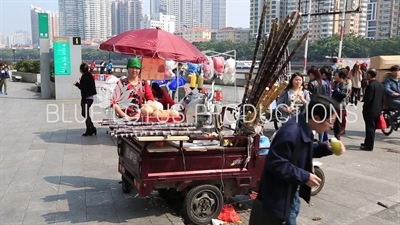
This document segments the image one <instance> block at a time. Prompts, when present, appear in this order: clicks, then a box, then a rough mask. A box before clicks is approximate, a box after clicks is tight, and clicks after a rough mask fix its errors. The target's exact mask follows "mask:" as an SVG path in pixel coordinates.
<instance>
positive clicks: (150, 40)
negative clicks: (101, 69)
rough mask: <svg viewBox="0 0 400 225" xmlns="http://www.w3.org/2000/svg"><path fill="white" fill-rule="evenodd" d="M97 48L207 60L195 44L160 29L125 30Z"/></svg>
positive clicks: (194, 60) (200, 60)
mask: <svg viewBox="0 0 400 225" xmlns="http://www.w3.org/2000/svg"><path fill="white" fill-rule="evenodd" d="M99 48H100V49H101V50H105V51H109V52H119V53H122V54H125V55H136V56H146V57H158V58H163V59H169V60H174V61H178V62H192V63H203V62H205V61H207V57H206V56H205V55H204V54H203V53H202V52H201V51H200V50H199V49H197V48H196V46H194V45H193V44H191V43H190V42H188V41H186V40H185V39H183V38H181V37H179V36H176V35H174V34H171V33H169V32H166V31H163V30H160V29H140V30H131V31H127V32H124V33H121V34H119V35H117V36H115V37H112V38H110V39H108V40H107V41H105V42H103V43H101V44H100V47H99Z"/></svg>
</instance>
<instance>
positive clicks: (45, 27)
mask: <svg viewBox="0 0 400 225" xmlns="http://www.w3.org/2000/svg"><path fill="white" fill-rule="evenodd" d="M38 17H39V18H38V24H39V38H43V39H48V38H49V14H47V13H38Z"/></svg>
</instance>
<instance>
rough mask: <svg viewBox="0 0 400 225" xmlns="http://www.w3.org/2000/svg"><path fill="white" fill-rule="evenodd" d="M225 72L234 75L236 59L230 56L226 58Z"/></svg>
mask: <svg viewBox="0 0 400 225" xmlns="http://www.w3.org/2000/svg"><path fill="white" fill-rule="evenodd" d="M225 73H226V74H229V75H235V73H236V61H235V60H234V59H232V58H229V59H228V60H226V64H225Z"/></svg>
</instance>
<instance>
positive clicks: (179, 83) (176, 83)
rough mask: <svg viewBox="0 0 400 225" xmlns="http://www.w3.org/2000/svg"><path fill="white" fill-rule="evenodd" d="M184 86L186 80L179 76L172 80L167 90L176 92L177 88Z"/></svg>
mask: <svg viewBox="0 0 400 225" xmlns="http://www.w3.org/2000/svg"><path fill="white" fill-rule="evenodd" d="M185 84H186V79H185V77H183V76H179V77H177V78H175V79H173V80H172V81H171V82H170V83H169V85H168V88H169V90H172V91H176V90H177V89H178V88H179V87H182V86H184V85H185Z"/></svg>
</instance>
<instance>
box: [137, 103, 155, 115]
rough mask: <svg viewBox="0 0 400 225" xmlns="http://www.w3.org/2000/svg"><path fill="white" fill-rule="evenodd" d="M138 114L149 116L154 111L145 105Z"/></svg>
mask: <svg viewBox="0 0 400 225" xmlns="http://www.w3.org/2000/svg"><path fill="white" fill-rule="evenodd" d="M140 112H141V113H142V114H143V115H145V116H149V115H151V114H152V113H153V112H154V109H153V108H152V107H151V106H149V105H145V106H143V107H142V108H141V109H140Z"/></svg>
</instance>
